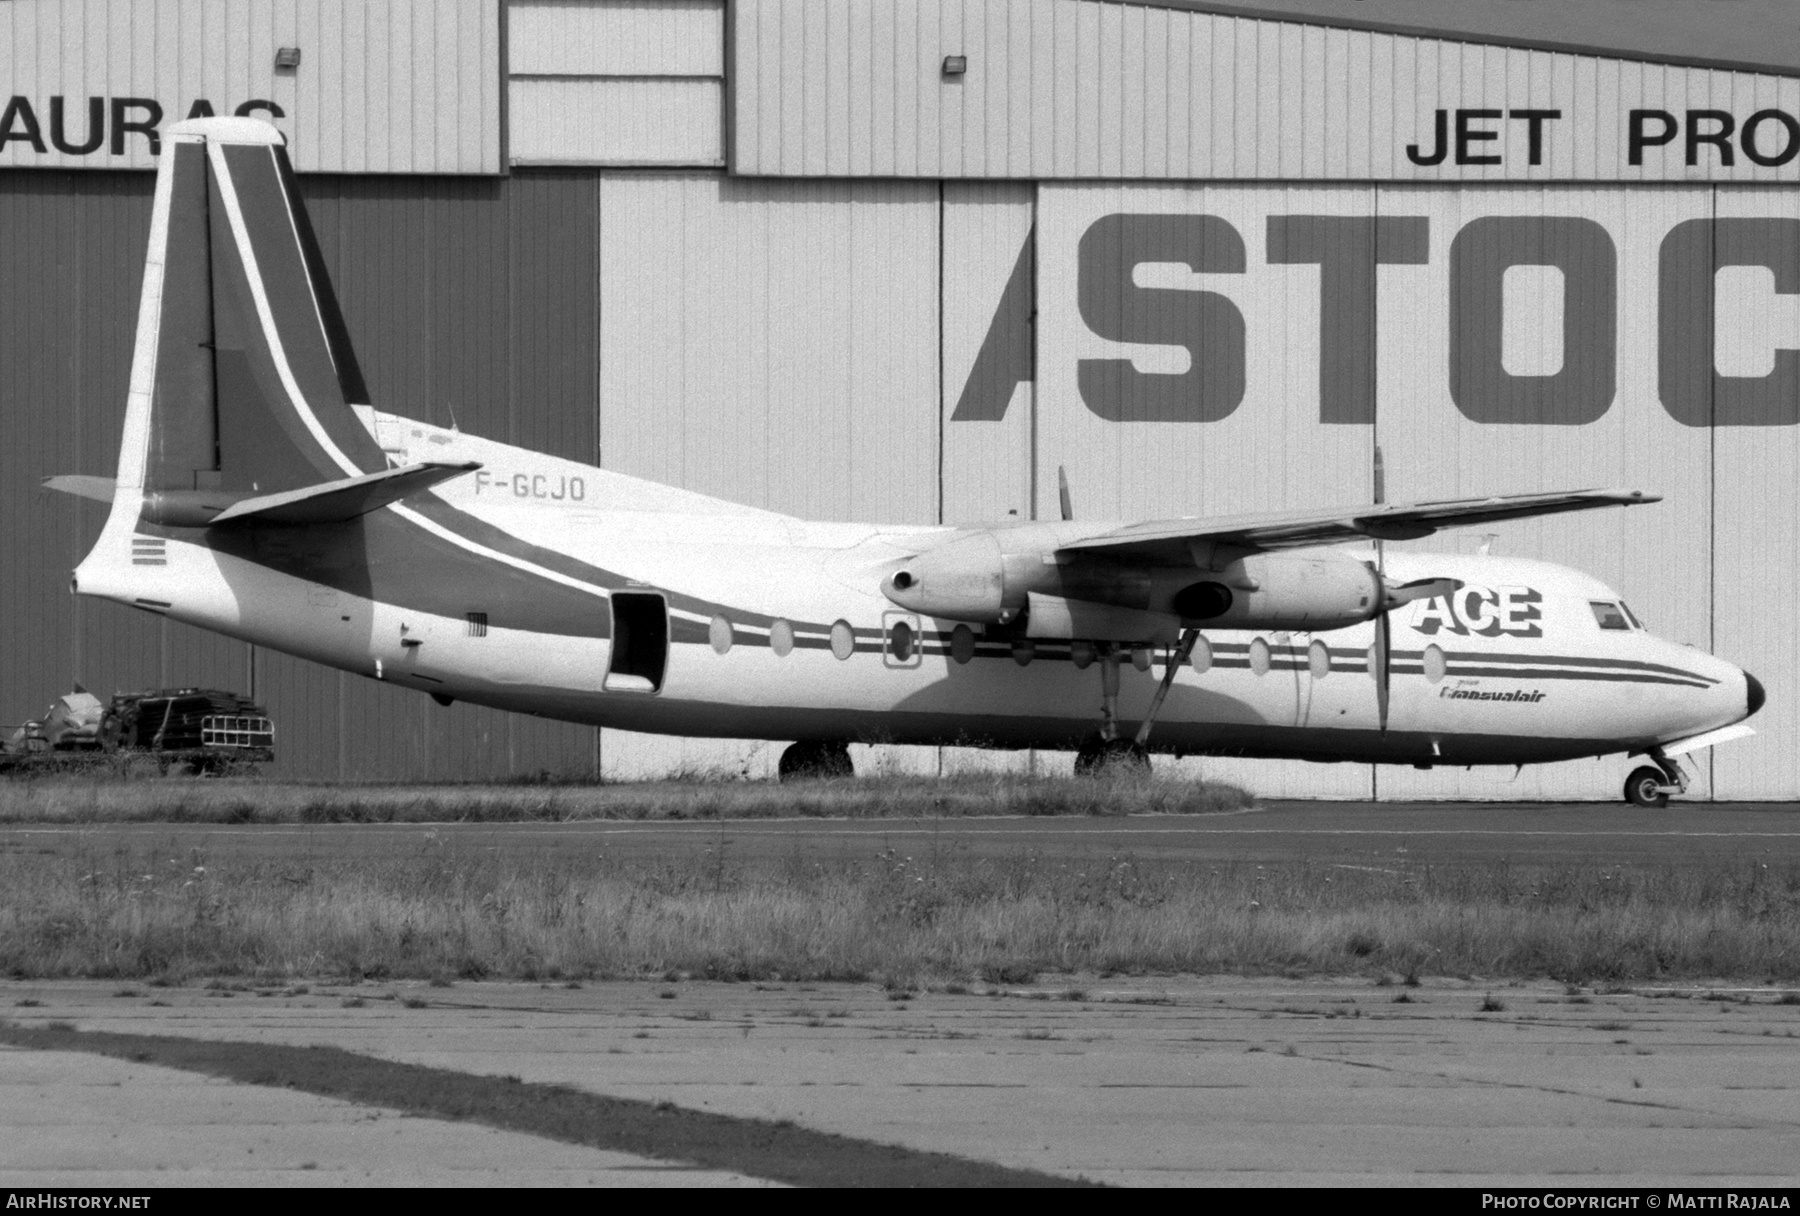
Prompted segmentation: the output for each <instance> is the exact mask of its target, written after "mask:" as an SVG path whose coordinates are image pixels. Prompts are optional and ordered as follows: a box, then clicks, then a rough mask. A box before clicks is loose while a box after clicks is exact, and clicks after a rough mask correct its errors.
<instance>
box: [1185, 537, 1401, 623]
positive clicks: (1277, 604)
mask: <svg viewBox="0 0 1800 1216" xmlns="http://www.w3.org/2000/svg"><path fill="white" fill-rule="evenodd" d="M1382 599H1383V593H1382V586H1381V579H1380V577H1379V576H1377V575H1376V573H1375V571H1373V570H1371V569H1370V568H1369V567H1368V566H1367V565H1366V564H1364V563H1362V562H1359V561H1357V560H1355V559H1354V558H1349V557H1340V556H1337V555H1335V554H1309V555H1307V556H1305V557H1299V556H1288V555H1285V554H1279V553H1253V554H1250V555H1248V556H1245V557H1241V558H1238V559H1237V560H1236V561H1233V562H1231V563H1230V564H1229V565H1227V566H1225V567H1224V568H1222V569H1220V570H1218V571H1210V572H1207V571H1203V572H1201V573H1200V576H1199V577H1198V578H1196V579H1195V580H1194V581H1193V582H1192V583H1189V584H1188V585H1187V586H1185V587H1183V588H1182V589H1181V590H1179V591H1177V592H1176V593H1175V595H1174V597H1173V600H1172V602H1171V605H1170V607H1171V608H1172V609H1173V611H1174V612H1175V614H1176V615H1177V616H1179V617H1180V618H1181V621H1182V624H1184V625H1198V626H1203V627H1206V628H1212V629H1295V630H1303V631H1311V632H1318V631H1321V630H1327V629H1342V628H1344V627H1346V626H1349V625H1359V624H1361V623H1362V622H1364V621H1367V620H1373V619H1374V617H1375V616H1376V615H1377V614H1378V613H1379V612H1381V610H1382Z"/></svg>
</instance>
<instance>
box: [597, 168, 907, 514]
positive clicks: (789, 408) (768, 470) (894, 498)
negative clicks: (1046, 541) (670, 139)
mask: <svg viewBox="0 0 1800 1216" xmlns="http://www.w3.org/2000/svg"><path fill="white" fill-rule="evenodd" d="M601 191H602V195H601V197H602V210H603V214H604V215H605V217H606V221H605V224H604V225H603V226H602V229H601V237H602V256H601V315H602V317H603V318H604V325H603V341H602V347H601V363H600V367H601V400H602V402H603V408H602V412H601V419H600V425H601V448H602V452H603V455H604V457H605V464H606V467H608V468H612V469H618V470H619V471H621V472H626V473H632V474H635V475H637V476H642V477H651V478H655V479H656V480H659V481H665V482H670V483H672V484H675V485H680V486H684V487H686V488H688V489H691V490H699V491H702V492H704V493H707V494H714V495H717V496H719V497H722V498H729V499H732V500H734V501H738V502H746V503H751V504H754V505H756V506H762V507H769V508H773V509H775V510H780V511H788V512H792V513H794V514H798V515H804V516H807V517H809V518H814V519H868V520H883V521H889V522H895V523H902V522H907V523H930V522H932V521H934V520H935V519H936V518H937V469H938V450H937V429H938V420H937V379H938V364H937V301H938V257H937V219H938V216H937V210H938V208H937V189H936V187H935V186H932V185H926V184H915V183H905V184H885V183H882V184H877V183H854V184H853V183H835V182H831V183H820V182H804V183H799V182H797V183H785V182H784V183H764V182H743V181H735V180H731V179H728V178H724V177H720V176H715V175H699V174H679V175H673V174H671V175H645V174H624V173H609V174H607V175H606V176H605V178H604V180H603V183H602V187H601Z"/></svg>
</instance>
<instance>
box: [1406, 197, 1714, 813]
mask: <svg viewBox="0 0 1800 1216" xmlns="http://www.w3.org/2000/svg"><path fill="white" fill-rule="evenodd" d="M1380 206H1381V210H1382V213H1383V214H1384V215H1389V216H1422V217H1425V218H1426V219H1427V220H1428V221H1429V223H1430V231H1431V262H1430V264H1429V265H1428V266H1420V267H1395V268H1392V269H1390V270H1387V271H1385V272H1384V275H1385V276H1386V277H1384V279H1383V282H1382V291H1381V294H1380V296H1379V297H1378V301H1377V309H1378V317H1379V325H1378V333H1379V335H1380V348H1379V353H1378V359H1377V363H1378V367H1379V375H1380V390H1379V394H1378V401H1379V414H1378V417H1377V424H1376V429H1377V433H1378V436H1379V441H1380V443H1381V445H1382V449H1383V454H1384V455H1385V457H1386V466H1387V486H1388V497H1389V498H1390V500H1392V501H1395V502H1402V501H1408V500H1412V499H1418V498H1433V497H1462V496H1475V495H1482V494H1490V493H1502V492H1529V491H1534V490H1553V489H1570V488H1577V487H1582V486H1595V485H1616V486H1624V487H1627V488H1631V489H1642V490H1646V491H1649V492H1652V493H1658V494H1662V495H1664V501H1663V502H1662V503H1660V504H1658V505H1655V506H1650V507H1638V508H1634V509H1632V510H1628V511H1603V512H1594V513H1591V514H1582V515H1568V516H1557V517H1553V518H1548V519H1541V520H1523V521H1519V522H1516V523H1510V524H1500V525H1495V526H1494V527H1493V528H1491V529H1483V530H1482V531H1483V532H1488V531H1491V532H1492V533H1493V534H1495V536H1496V537H1497V539H1496V540H1495V542H1494V544H1495V548H1494V552H1496V553H1499V554H1503V555H1511V556H1521V557H1537V558H1543V559H1546V560H1549V561H1553V562H1557V563H1559V564H1561V565H1567V566H1572V567H1574V568H1576V569H1579V570H1583V571H1585V572H1587V573H1589V574H1592V575H1594V576H1595V577H1596V578H1599V579H1602V580H1603V581H1605V582H1606V583H1608V584H1609V585H1611V586H1612V587H1613V588H1614V589H1615V590H1617V591H1618V592H1619V593H1620V594H1621V595H1623V596H1624V598H1625V600H1626V602H1627V603H1629V604H1630V605H1631V607H1632V608H1633V610H1635V611H1636V612H1637V614H1638V615H1639V616H1640V617H1641V618H1642V619H1643V620H1644V621H1645V622H1646V623H1647V624H1648V625H1649V626H1650V628H1651V629H1652V630H1654V631H1655V632H1656V633H1658V634H1660V635H1662V636H1664V637H1668V638H1671V639H1674V640H1676V641H1682V642H1692V643H1694V644H1695V645H1697V646H1699V647H1700V648H1701V649H1707V648H1708V647H1709V636H1708V635H1709V620H1708V617H1709V611H1708V606H1707V605H1708V600H1709V598H1710V595H1711V591H1710V586H1709V584H1710V582H1711V578H1712V557H1711V554H1712V544H1711V537H1710V535H1709V533H1710V524H1711V502H1712V497H1713V492H1714V489H1713V476H1712V460H1711V448H1712V443H1713V441H1714V433H1712V432H1709V431H1708V430H1706V429H1704V428H1699V429H1696V428H1693V427H1689V426H1683V425H1681V424H1680V423H1678V422H1676V421H1675V420H1674V419H1673V418H1671V417H1670V415H1669V412H1668V411H1667V410H1666V409H1665V408H1664V406H1663V404H1662V402H1661V400H1660V398H1659V391H1658V374H1657V372H1658V340H1657V334H1658V312H1657V304H1658V299H1659V295H1660V292H1659V287H1658V282H1657V278H1658V264H1659V255H1660V252H1661V250H1662V248H1663V244H1664V240H1665V238H1666V237H1667V235H1668V233H1669V232H1670V230H1671V229H1672V228H1673V227H1674V226H1675V225H1677V224H1679V223H1681V222H1683V221H1684V220H1690V219H1694V218H1697V217H1702V218H1703V217H1705V216H1706V215H1707V214H1708V211H1709V209H1710V206H1711V199H1710V191H1709V190H1708V189H1707V188H1704V187H1701V188H1672V189H1657V190H1634V191H1625V190H1618V189H1612V190H1569V189H1556V190H1517V189H1513V190H1506V191H1491V190H1483V191H1475V190H1460V191H1459V190H1450V189H1441V188H1405V187H1393V188H1386V189H1383V190H1382V191H1381V192H1380ZM1497 218H1498V219H1506V220H1525V221H1529V222H1531V223H1544V222H1548V223H1551V224H1556V223H1559V222H1561V223H1563V224H1564V225H1565V226H1564V227H1563V228H1562V229H1561V230H1560V231H1558V230H1557V229H1554V228H1552V229H1549V230H1548V231H1549V233H1550V236H1549V240H1548V244H1549V246H1550V248H1549V252H1550V253H1551V254H1552V255H1554V256H1558V257H1562V258H1563V259H1564V262H1563V267H1562V271H1561V273H1560V274H1558V273H1551V274H1548V275H1542V276H1529V277H1528V278H1527V280H1526V281H1527V282H1529V281H1533V280H1535V281H1536V282H1537V283H1538V284H1540V285H1541V286H1542V287H1543V289H1544V294H1543V295H1542V296H1540V297H1538V298H1535V299H1533V298H1531V297H1529V296H1526V295H1523V294H1521V293H1517V292H1513V293H1496V294H1494V295H1493V296H1490V297H1488V299H1489V301H1490V302H1491V303H1493V304H1500V303H1501V302H1502V301H1504V304H1505V306H1506V307H1507V310H1508V311H1506V312H1505V313H1504V314H1503V315H1499V316H1495V315H1491V314H1486V313H1483V314H1481V315H1477V316H1468V315H1463V314H1462V313H1461V312H1459V305H1458V303H1457V301H1456V299H1455V298H1454V297H1453V282H1454V276H1455V274H1456V271H1455V270H1454V269H1452V265H1451V264H1452V261H1453V260H1454V259H1455V257H1456V252H1457V251H1456V249H1455V246H1456V243H1457V242H1458V241H1459V240H1465V241H1478V242H1483V243H1485V244H1486V246H1487V248H1486V249H1485V250H1481V249H1476V250H1471V249H1470V247H1469V246H1466V245H1465V246H1464V250H1463V253H1464V255H1465V257H1466V258H1467V259H1468V260H1467V261H1465V262H1464V267H1465V273H1475V271H1473V270H1472V269H1470V267H1471V266H1472V264H1473V260H1474V259H1475V258H1476V257H1479V256H1486V255H1491V254H1498V255H1500V256H1502V258H1503V259H1506V260H1510V258H1511V257H1514V256H1520V253H1519V250H1518V249H1516V248H1514V249H1510V250H1509V249H1507V248H1505V247H1504V246H1506V245H1507V243H1508V242H1517V241H1519V240H1521V239H1523V238H1522V236H1521V233H1522V232H1524V233H1529V231H1530V230H1529V229H1523V230H1521V229H1518V228H1496V227H1495V226H1494V225H1493V224H1492V223H1491V222H1490V221H1492V220H1494V219H1497ZM1570 218H1572V219H1573V220H1574V221H1575V223H1577V224H1580V225H1585V226H1588V227H1585V228H1584V229H1570V228H1568V227H1567V221H1568V219H1570ZM1496 245H1498V246H1501V247H1500V248H1498V249H1496V248H1495V246H1496ZM1584 281H1585V285H1584ZM1596 286H1603V287H1604V288H1605V290H1604V292H1601V293H1598V294H1596V293H1594V292H1592V291H1591V290H1590V288H1593V287H1596ZM1584 301H1585V305H1584V303H1583V302H1584ZM1518 306H1522V307H1524V308H1525V309H1527V310H1529V311H1527V312H1526V314H1525V315H1523V316H1514V315H1512V312H1513V311H1515V310H1516V308H1517V307H1518ZM1589 306H1591V311H1589ZM1462 308H1463V309H1465V310H1466V308H1467V303H1466V302H1465V304H1464V305H1463V306H1462ZM1565 315H1566V316H1567V322H1568V324H1567V327H1566V328H1565V327H1563V326H1560V325H1557V324H1555V321H1556V319H1557V318H1559V317H1563V316H1565ZM1459 326H1460V327H1461V330H1462V334H1463V342H1464V346H1465V350H1464V353H1463V354H1462V355H1461V356H1460V357H1459V359H1458V363H1457V366H1458V367H1459V368H1460V369H1461V370H1460V372H1459V371H1457V370H1456V369H1454V368H1453V366H1452V343H1453V334H1454V333H1455V332H1456V328H1457V327H1459ZM1474 329H1485V330H1486V331H1487V332H1488V333H1489V334H1493V333H1494V332H1495V331H1498V332H1499V335H1500V338H1501V342H1500V345H1501V348H1502V352H1501V353H1502V363H1501V364H1500V365H1498V366H1496V365H1495V364H1494V363H1492V362H1489V361H1486V360H1485V359H1484V358H1483V357H1481V356H1480V355H1479V353H1477V352H1474V351H1472V350H1470V349H1468V348H1470V347H1473V346H1474V345H1475V344H1476V340H1475V339H1474V338H1472V337H1471V336H1470V331H1471V330H1474ZM1609 330H1610V331H1612V333H1613V335H1614V337H1613V341H1614V342H1615V350H1614V353H1613V355H1612V357H1611V358H1610V359H1609V360H1607V362H1606V366H1605V368H1604V369H1603V370H1604V371H1605V372H1608V373H1610V374H1611V376H1612V379H1613V389H1612V391H1611V393H1610V394H1609V395H1604V396H1598V395H1596V396H1589V395H1588V393H1587V390H1585V389H1583V387H1582V386H1581V384H1580V383H1579V382H1577V383H1569V384H1565V385H1564V387H1562V388H1560V389H1558V390H1557V391H1555V392H1554V393H1551V394H1549V395H1548V401H1547V405H1548V408H1549V409H1550V410H1551V412H1552V414H1553V415H1555V416H1560V417H1562V418H1564V420H1565V423H1566V424H1563V425H1549V424H1534V423H1524V422H1520V421H1517V420H1508V419H1506V418H1503V417H1501V415H1502V414H1504V413H1505V412H1506V411H1508V410H1517V411H1521V412H1522V411H1523V410H1524V409H1526V408H1528V401H1527V400H1526V398H1525V396H1524V394H1525V392H1526V391H1527V389H1528V388H1529V387H1530V386H1529V385H1526V384H1523V383H1521V382H1520V381H1516V380H1513V379H1512V377H1513V376H1533V377H1536V376H1545V375H1551V374H1554V373H1555V372H1557V371H1560V370H1562V369H1564V368H1571V367H1573V366H1574V365H1575V364H1576V363H1577V361H1578V360H1581V359H1584V358H1586V357H1587V355H1586V354H1584V353H1583V352H1584V351H1588V350H1595V351H1597V350H1600V349H1602V344H1603V343H1604V341H1605V340H1606V337H1607V331H1609ZM1490 340H1491V339H1490ZM1507 362H1510V363H1511V366H1510V367H1509V366H1506V365H1505V364H1506V363H1507ZM1446 388H1448V389H1449V392H1446ZM1596 412H1597V413H1598V416H1596V417H1588V416H1589V415H1593V414H1595V413H1596ZM1578 418H1586V419H1587V420H1585V421H1580V422H1578V421H1577V420H1578ZM1718 434H1720V435H1723V434H1724V432H1718ZM1481 542H1482V536H1481V535H1479V534H1475V533H1472V532H1452V533H1446V534H1444V535H1443V536H1439V537H1433V538H1430V539H1429V540H1425V541H1420V542H1417V543H1416V544H1412V545H1405V546H1396V547H1397V548H1417V549H1421V550H1424V551H1427V552H1445V551H1449V552H1473V551H1474V550H1475V548H1476V546H1478V545H1479V544H1480V543H1481ZM1622 764H1623V762H1622V761H1620V760H1613V761H1609V762H1603V763H1596V762H1594V761H1591V760H1589V761H1577V762H1571V763H1568V764H1560V765H1540V766H1533V767H1531V768H1528V769H1526V770H1525V772H1524V773H1523V774H1522V775H1521V776H1520V777H1519V778H1518V779H1517V780H1516V781H1513V780H1510V779H1508V780H1504V781H1502V780H1497V779H1496V778H1495V776H1494V774H1493V773H1492V772H1487V771H1483V770H1476V771H1474V772H1473V773H1468V772H1465V771H1463V770H1460V769H1437V770H1432V771H1430V772H1416V771H1414V770H1412V769H1408V768H1383V769H1382V770H1381V773H1380V775H1379V778H1378V782H1379V790H1380V793H1381V796H1382V797H1384V798H1388V797H1392V798H1411V797H1455V798H1601V799H1609V798H1616V797H1618V796H1619V790H1618V787H1619V784H1620V783H1621V782H1622V781H1623V780H1624V776H1625V769H1624V768H1623V767H1622ZM1701 768H1702V769H1704V765H1702V766H1701ZM1700 775H1701V785H1700V789H1699V791H1698V793H1699V794H1700V795H1701V796H1704V795H1705V794H1706V793H1707V791H1708V786H1707V784H1706V781H1705V773H1704V771H1702V773H1701V774H1700Z"/></svg>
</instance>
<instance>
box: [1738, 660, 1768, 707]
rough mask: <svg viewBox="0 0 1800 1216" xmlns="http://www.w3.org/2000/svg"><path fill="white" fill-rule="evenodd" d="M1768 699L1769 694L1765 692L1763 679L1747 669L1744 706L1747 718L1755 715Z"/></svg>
mask: <svg viewBox="0 0 1800 1216" xmlns="http://www.w3.org/2000/svg"><path fill="white" fill-rule="evenodd" d="M1766 700H1768V695H1767V694H1766V693H1764V692H1763V686H1762V681H1761V680H1759V679H1757V678H1756V677H1755V676H1753V675H1751V674H1750V673H1749V672H1747V671H1746V672H1745V673H1744V708H1745V711H1746V712H1745V714H1744V716H1745V717H1746V718H1748V717H1752V716H1754V715H1755V713H1756V711H1757V710H1759V709H1761V708H1762V707H1763V702H1764V701H1766Z"/></svg>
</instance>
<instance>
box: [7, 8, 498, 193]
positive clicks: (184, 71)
mask: <svg viewBox="0 0 1800 1216" xmlns="http://www.w3.org/2000/svg"><path fill="white" fill-rule="evenodd" d="M281 46H297V47H299V48H300V51H301V62H300V66H299V68H298V69H297V70H295V71H291V72H289V71H282V72H277V71H276V70H275V66H274V63H275V50H276V48H277V47H281ZM0 73H3V74H4V77H3V78H0V96H8V97H18V98H22V99H24V106H28V107H29V108H30V116H29V122H28V120H27V117H26V115H25V113H24V112H23V109H21V110H20V111H18V112H17V113H16V114H15V118H14V125H13V126H12V127H11V128H10V131H9V134H11V135H13V136H17V137H18V138H9V139H6V140H5V142H4V145H3V146H0V166H17V167H66V168H92V169H117V168H134V169H148V168H153V167H154V166H155V164H156V160H155V157H154V156H153V155H152V154H151V145H150V140H149V138H148V137H147V136H146V135H144V134H141V133H134V132H129V131H124V130H123V129H122V127H121V124H120V123H119V121H118V118H120V117H122V118H123V119H124V120H125V121H126V122H143V123H151V122H152V120H153V119H155V124H154V125H155V126H156V127H157V129H159V130H166V129H167V127H168V126H169V125H170V124H171V123H173V122H176V121H179V120H180V119H183V118H186V117H188V116H189V115H190V114H191V113H192V112H193V110H194V109H195V107H196V103H197V102H200V101H202V100H203V101H205V102H206V103H208V104H209V105H210V107H211V109H212V111H213V112H215V113H219V114H230V113H232V112H233V111H234V110H235V109H237V108H238V107H240V106H243V105H245V104H246V103H249V102H252V101H262V102H264V103H270V104H272V106H273V107H275V108H278V109H279V110H280V111H281V113H282V117H281V118H279V119H276V120H275V121H276V125H277V126H279V127H280V128H281V129H282V131H283V132H284V133H286V135H287V137H288V142H289V147H290V150H291V153H292V155H293V158H294V163H295V165H296V166H297V167H298V168H299V169H300V170H301V171H302V172H309V171H310V172H349V173H390V172H392V173H498V172H500V171H501V163H500V12H499V7H498V5H496V4H495V3H493V2H492V0H91V2H88V3H81V4H75V3H62V2H60V0H16V2H15V3H11V4H5V5H0ZM54 98H63V99H64V101H65V103H66V106H65V108H66V113H65V115H64V118H65V122H64V123H63V125H62V126H61V127H60V128H56V129H53V127H54V126H55V124H54V123H53V113H52V104H53V99H54ZM94 98H97V99H99V100H100V103H101V114H102V119H103V121H102V130H101V132H100V133H101V134H103V135H104V136H105V138H104V139H101V140H99V141H97V146H95V147H94V148H92V149H91V150H88V151H85V152H69V151H61V150H59V145H58V142H57V136H58V135H59V134H60V135H61V136H62V145H63V146H66V147H69V148H76V149H79V148H82V147H83V146H84V145H86V144H87V143H89V142H90V141H92V140H93V135H94V130H93V128H92V127H91V126H90V124H89V121H88V119H89V113H88V106H89V104H90V99H94ZM129 99H141V100H143V101H144V102H147V103H149V105H124V104H123V103H124V101H126V100H129ZM121 106H122V107H123V108H119V107H121ZM149 106H154V107H155V109H154V111H153V110H152V109H150V108H149ZM115 109H118V110H119V112H118V115H117V116H115ZM257 113H259V114H260V115H261V116H263V117H270V116H271V114H272V111H271V109H270V108H269V105H264V106H262V107H259V108H258V110H257ZM33 125H35V127H36V134H37V136H38V138H37V139H35V140H34V139H32V138H30V135H31V127H32V126H33Z"/></svg>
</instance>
